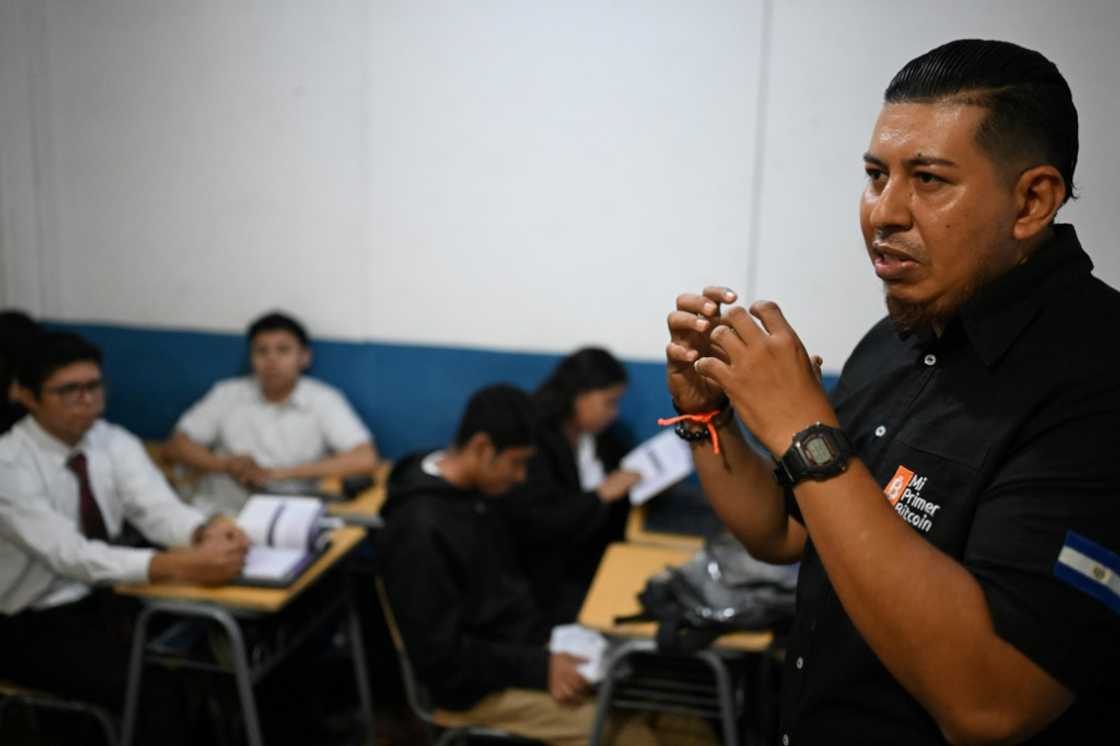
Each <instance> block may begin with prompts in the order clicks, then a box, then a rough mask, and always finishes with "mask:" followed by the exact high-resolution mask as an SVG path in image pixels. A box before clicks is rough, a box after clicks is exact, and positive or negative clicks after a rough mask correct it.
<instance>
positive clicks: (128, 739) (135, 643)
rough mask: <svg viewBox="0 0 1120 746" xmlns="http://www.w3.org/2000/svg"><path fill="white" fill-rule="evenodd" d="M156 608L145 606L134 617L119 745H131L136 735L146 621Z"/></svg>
mask: <svg viewBox="0 0 1120 746" xmlns="http://www.w3.org/2000/svg"><path fill="white" fill-rule="evenodd" d="M155 611H156V608H155V607H154V606H145V607H144V609H143V611H141V612H140V616H138V617H137V618H136V626H135V628H134V629H133V633H132V653H131V655H130V656H129V659H128V688H127V689H126V690H125V697H124V723H122V726H121V746H132V741H133V739H134V738H135V737H136V710H137V707H138V706H139V704H140V677H141V676H142V675H143V673H144V648H145V646H146V645H147V644H148V622H149V621H150V620H151V618H152V614H154V613H155Z"/></svg>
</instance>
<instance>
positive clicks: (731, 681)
mask: <svg viewBox="0 0 1120 746" xmlns="http://www.w3.org/2000/svg"><path fill="white" fill-rule="evenodd" d="M744 656H745V653H743V652H741V651H716V650H711V649H704V650H698V651H696V652H695V653H692V654H690V655H689V654H681V655H676V654H667V653H659V652H657V650H656V649H655V648H654V646H653V644H652V643H651V642H650V641H648V640H631V641H628V642H624V643H622V644H621V645H620V646H619V647H618V648H617V649H616V650H614V651H613V652H612V653H611V654H610V656H609V658H608V660H607V662H606V666H605V669H606V673H605V675H604V677H603V681H602V683H600V685H599V699H598V702H597V703H596V708H595V724H594V725H593V726H592V729H591V746H599V744H602V743H603V734H604V730H605V728H606V723H607V715H608V714H609V712H610V709H611V707H619V708H624V709H631V710H646V711H652V712H672V713H678V714H686V715H693V716H695V717H700V718H705V719H708V720H718V721H719V723H720V729H721V731H722V735H723V743H724V744H725V746H738V744H739V727H738V726H739V720H740V718H741V716H742V714H743V709H744V701H745V686H744V682H743V679H742V677H741V676H735V675H734V668H733V666H729V665H728V663H729V662H731V661H733V660H739V661H742V660H743V658H744Z"/></svg>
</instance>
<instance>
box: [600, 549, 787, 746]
mask: <svg viewBox="0 0 1120 746" xmlns="http://www.w3.org/2000/svg"><path fill="white" fill-rule="evenodd" d="M695 551H696V550H695V548H692V547H687V546H668V545H660V544H636V543H628V542H624V543H616V544H611V545H610V546H608V547H607V551H606V553H605V554H604V555H603V559H602V561H601V562H600V563H599V569H598V571H597V572H596V573H595V579H594V580H593V581H592V583H591V589H590V590H589V591H588V593H587V597H586V598H585V599H584V602H583V608H582V609H580V613H579V623H580V624H582V625H584V626H586V627H591V628H592V629H596V630H598V631H600V632H602V633H603V634H605V635H610V636H613V637H622V638H627V641H626V642H625V643H623V644H622V645H620V646H618V647H617V648H615V649H614V650H613V651H612V652H611V653H610V655H609V656H608V659H607V661H606V662H605V664H604V671H605V675H604V678H603V681H602V683H601V684H600V687H599V701H598V704H597V706H596V712H595V724H594V726H593V727H592V732H591V744H592V746H597V745H598V744H599V743H600V739H601V738H602V735H603V732H604V728H605V724H606V717H607V713H608V711H609V710H610V707H611V705H612V704H618V705H619V706H627V707H634V708H638V709H647V710H668V711H677V712H681V711H690V710H689V708H690V707H692V706H694V704H695V697H694V696H693V693H691V692H689V691H687V689H686V687H684V686H679V685H676V684H674V683H672V682H670V683H669V684H667V685H666V684H664V682H662V683H659V684H657V685H655V686H653V687H642V686H641V685H639V686H638V687H637V688H636V690H635V691H636V692H639V694H638V696H637V698H636V699H630V700H628V699H627V697H629V696H630V694H628V693H627V692H622V694H621V695H619V694H618V692H619V691H620V690H621V689H622V687H621V685H620V684H619V683H618V682H619V680H620V679H619V672H620V671H622V670H624V666H623V664H624V663H625V662H626V661H627V660H628V659H629V658H630V657H631V656H641V655H647V656H648V655H650V654H652V653H654V646H653V638H654V637H655V636H656V634H657V625H656V623H654V622H641V623H637V624H615V621H614V619H615V617H619V616H628V615H630V614H637V613H638V612H639V611H641V604H640V602H639V601H638V594H639V593H640V592H641V591H642V589H643V588H644V587H645V584H646V581H647V580H648V579H649V578H650V577H652V576H654V575H656V574H657V573H659V572H661V571H662V570H664V569H665V568H666V567H669V566H678V565H682V564H684V563H685V562H687V561H688V559H689V558H690V557H692V555H693V554H694V553H695ZM773 639H774V636H773V633H771V632H736V633H734V634H730V635H724V636H723V637H720V638H719V639H718V640H717V641H716V642H715V643H714V644H713V648H715V649H704V650H700V651H697V652H696V653H694V654H693V655H692V658H694V659H695V660H696V661H699V662H700V663H702V664H704V665H706V666H707V668H708V669H709V670H710V671H711V674H712V676H713V678H714V680H715V682H716V696H717V702H718V705H717V709H716V711H715V712H713V713H711V714H713V715H714V714H716V712H718V716H719V720H720V723H721V727H722V730H723V742H724V743H725V744H728V746H737V744H738V742H739V736H738V724H737V707H736V701H735V699H736V698H735V693H734V691H733V685H732V683H731V676H730V674H729V673H728V668H727V666H726V665H725V662H724V657H725V656H742V655H743V654H745V653H761V652H763V651H765V650H766V649H767V648H768V647H769V646H770V644H771V642H772V641H773ZM692 711H693V712H696V711H695V710H692ZM705 714H706V713H705Z"/></svg>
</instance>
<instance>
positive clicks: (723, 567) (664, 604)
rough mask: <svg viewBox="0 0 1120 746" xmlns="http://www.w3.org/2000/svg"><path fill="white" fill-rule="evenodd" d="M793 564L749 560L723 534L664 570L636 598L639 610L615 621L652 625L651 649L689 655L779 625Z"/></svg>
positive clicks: (790, 593) (785, 615)
mask: <svg viewBox="0 0 1120 746" xmlns="http://www.w3.org/2000/svg"><path fill="white" fill-rule="evenodd" d="M797 571H798V566H797V565H771V564H768V563H765V562H760V561H759V560H756V559H755V558H754V557H751V556H750V554H749V553H748V552H747V550H746V548H745V547H743V545H742V544H740V543H739V542H738V541H737V540H736V539H735V538H734V537H733V536H731V534H730V533H728V532H727V531H723V532H720V533H719V534H716V535H715V536H712V537H709V538H708V539H707V540H705V542H704V547H703V548H702V549H700V550H698V551H697V552H696V554H694V555H693V556H692V558H691V559H690V560H689V561H688V562H686V563H685V564H683V565H681V566H680V567H667V568H665V570H663V571H662V572H660V573H658V574H657V575H655V576H653V577H652V578H650V579H649V580H648V581H646V585H645V588H644V589H643V590H642V592H641V593H639V594H638V600H639V601H640V602H641V605H642V611H641V612H640V613H638V614H635V615H632V616H629V617H619V618H617V619H615V623H616V624H622V623H626V622H639V621H641V622H650V621H652V622H657V648H658V650H660V651H662V652H667V653H692V652H695V651H697V650H700V649H702V648H705V647H707V646H708V645H710V644H711V642H712V641H713V640H715V639H716V638H717V637H719V636H720V635H724V634H727V633H730V632H740V631H745V630H746V631H751V630H766V629H773V628H775V627H781V626H784V625H785V624H788V622H789V621H790V620H791V619H792V618H793V611H794V598H795V595H796V589H797Z"/></svg>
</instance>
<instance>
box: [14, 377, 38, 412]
mask: <svg viewBox="0 0 1120 746" xmlns="http://www.w3.org/2000/svg"><path fill="white" fill-rule="evenodd" d="M8 399H10V400H11V401H14V402H16V403H17V404H22V405H23V408H24V409H26V410H27V411H29V412H30V411H31V409H32V406H34V405H35V404H37V403H38V400H37V399H36V398H35V395H34V394H33V393H31V389H29V388H27V387H26V386H21V385H20V384H18V383H16V382H15V381H12V383H11V385H9V386H8Z"/></svg>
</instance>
